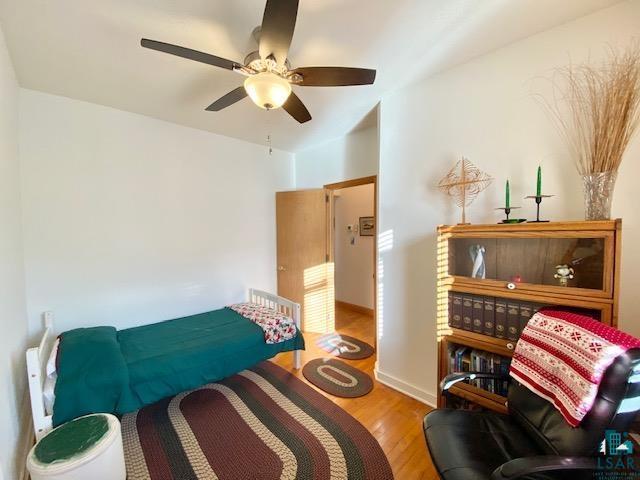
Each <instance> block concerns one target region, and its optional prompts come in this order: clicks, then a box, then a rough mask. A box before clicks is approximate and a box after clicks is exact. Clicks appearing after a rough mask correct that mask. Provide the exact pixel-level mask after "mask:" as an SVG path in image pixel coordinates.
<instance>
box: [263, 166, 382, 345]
mask: <svg viewBox="0 0 640 480" xmlns="http://www.w3.org/2000/svg"><path fill="white" fill-rule="evenodd" d="M358 186H368V187H366V188H365V190H367V191H368V192H369V193H370V194H371V193H372V194H373V199H372V200H370V206H369V208H368V209H364V210H362V211H361V213H362V215H361V214H360V213H352V214H349V217H348V218H350V220H348V221H347V222H346V223H345V221H343V220H339V223H340V225H339V227H340V229H341V233H344V229H346V226H347V225H351V230H350V233H352V234H353V235H352V237H353V242H354V243H353V245H351V243H350V242H351V240H352V239H351V237H349V236H347V237H346V239H347V240H346V241H347V242H348V245H344V239H343V238H342V236H341V240H340V242H341V243H340V246H339V247H338V251H340V249H342V248H343V247H345V248H347V253H349V250H348V248H351V247H354V248H353V249H354V250H355V248H356V246H360V245H366V244H367V243H368V244H369V245H371V248H370V249H367V251H369V252H370V258H369V261H368V265H369V266H370V268H366V271H367V272H369V273H367V277H368V282H367V278H363V279H361V281H362V282H363V283H364V282H366V283H367V284H368V287H362V286H361V289H363V290H364V289H367V288H370V292H369V297H367V293H365V295H364V298H369V300H368V301H364V302H363V301H360V300H355V301H351V302H350V301H349V298H360V297H349V296H344V297H342V298H338V303H337V307H338V309H339V310H340V312H339V313H340V315H339V316H336V294H335V287H336V283H335V280H334V274H335V263H334V262H335V257H336V255H335V253H336V239H335V233H336V232H335V228H334V225H335V224H336V220H335V206H336V198H338V199H340V198H341V197H342V198H343V199H345V198H347V196H351V195H350V193H351V192H349V193H347V192H348V189H351V188H352V187H358ZM376 187H377V177H376V176H372V177H364V178H359V179H355V180H349V181H345V182H339V183H333V184H329V185H325V187H324V188H321V189H310V190H297V191H288V192H278V193H277V194H276V227H277V229H276V230H277V257H278V258H277V278H278V295H280V296H283V297H286V298H289V299H291V300H293V301H294V302H297V303H299V304H300V305H301V313H302V330H303V331H305V332H313V333H320V334H322V333H331V332H334V331H336V330H339V329H340V330H342V329H341V328H340V327H341V326H343V327H344V325H341V324H343V323H345V322H346V323H349V322H351V323H352V325H350V326H351V327H356V326H357V327H358V328H360V327H362V326H363V325H365V324H366V325H367V329H366V332H362V333H363V336H365V337H366V340H365V341H371V342H372V343H373V344H374V346H375V343H376V335H375V332H376V326H375V318H376V317H375V312H376V289H375V283H376V279H375V265H376V258H375V257H376V251H377V237H376V222H375V219H376V218H377V209H376V205H377V188H376ZM336 193H337V195H336ZM338 202H340V200H338ZM343 203H345V202H343ZM371 212H373V213H372V214H371ZM360 217H362V226H361V225H360V224H361V219H360ZM371 217H373V218H371ZM345 218H346V217H345ZM356 225H357V227H356ZM362 229H364V230H365V231H364V232H363V231H362ZM347 233H349V231H347ZM361 233H363V234H362V235H361ZM365 237H366V238H365ZM365 242H366V243H365ZM365 261H366V260H365ZM345 266H346V265H345ZM347 268H349V267H348V266H347ZM348 282H349V280H347V283H348ZM342 283H343V282H342V280H341V284H342ZM339 288H340V287H339ZM371 299H372V300H371ZM359 303H362V304H363V305H358V304H359ZM358 306H360V307H361V309H360V310H358V309H357V307H358ZM349 312H351V313H349ZM363 319H366V321H362V320H363ZM356 320H357V322H356ZM349 329H350V328H349Z"/></svg>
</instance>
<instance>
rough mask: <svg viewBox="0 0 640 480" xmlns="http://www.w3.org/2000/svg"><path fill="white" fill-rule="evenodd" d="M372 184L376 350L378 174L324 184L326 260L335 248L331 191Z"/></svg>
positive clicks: (375, 334) (331, 255)
mask: <svg viewBox="0 0 640 480" xmlns="http://www.w3.org/2000/svg"><path fill="white" fill-rule="evenodd" d="M370 184H373V218H374V219H375V222H376V229H375V232H374V234H373V259H372V261H373V324H374V329H375V331H374V332H373V333H374V334H373V346H374V348H375V349H376V350H377V348H378V176H377V175H371V176H369V177H360V178H354V179H352V180H345V181H343V182H336V183H329V184H327V185H325V186H324V188H325V190H326V191H327V195H328V196H327V202H328V208H327V236H328V238H327V246H328V250H329V251H328V254H327V255H328V259H329V260H328V261H329V262H333V261H334V249H335V245H334V243H335V235H334V234H335V232H334V222H333V219H334V211H333V192H334V191H335V190H340V189H342V188H349V187H358V186H360V185H370ZM333 282H334V289H335V277H334V280H333Z"/></svg>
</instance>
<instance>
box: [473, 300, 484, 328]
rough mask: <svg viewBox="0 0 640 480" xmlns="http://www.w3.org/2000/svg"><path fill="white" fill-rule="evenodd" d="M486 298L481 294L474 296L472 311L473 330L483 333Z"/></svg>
mask: <svg viewBox="0 0 640 480" xmlns="http://www.w3.org/2000/svg"><path fill="white" fill-rule="evenodd" d="M483 317H484V300H483V297H481V296H474V297H473V311H472V313H471V321H472V324H473V327H472V329H473V331H474V332H476V333H482V332H483V329H484V325H483V324H484V320H483Z"/></svg>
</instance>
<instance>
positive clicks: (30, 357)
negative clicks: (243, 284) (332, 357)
mask: <svg viewBox="0 0 640 480" xmlns="http://www.w3.org/2000/svg"><path fill="white" fill-rule="evenodd" d="M248 301H249V302H252V303H258V304H260V305H265V306H267V307H270V308H273V309H274V310H277V311H278V312H280V313H283V314H285V315H287V316H288V317H291V318H292V319H293V321H294V322H295V324H296V328H297V329H298V331H300V304H299V303H295V302H292V301H291V300H287V299H286V298H283V297H278V296H277V295H273V294H271V293H267V292H263V291H261V290H255V289H253V288H252V289H249V298H248ZM43 319H44V333H43V335H42V338H41V339H40V342H39V343H38V346H37V347H33V348H30V349H28V350H27V375H28V377H29V395H30V398H31V413H32V417H33V429H34V431H35V435H36V440H40V439H41V438H42V437H43V436H45V435H46V434H47V433H48V432H49V431H50V430H51V429H52V428H53V421H52V420H53V415H52V412H47V410H46V408H45V403H44V382H45V380H46V378H47V361H48V359H49V355H50V354H51V349H52V348H53V344H54V343H55V339H56V336H55V335H54V333H53V332H54V331H53V312H44V314H43ZM300 357H301V352H300V350H295V351H294V352H293V367H294V368H295V369H299V368H300V365H301V358H300Z"/></svg>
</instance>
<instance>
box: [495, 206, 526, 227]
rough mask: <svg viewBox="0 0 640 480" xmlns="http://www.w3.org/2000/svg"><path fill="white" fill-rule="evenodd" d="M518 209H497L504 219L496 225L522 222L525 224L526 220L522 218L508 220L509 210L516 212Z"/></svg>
mask: <svg viewBox="0 0 640 480" xmlns="http://www.w3.org/2000/svg"><path fill="white" fill-rule="evenodd" d="M518 208H520V207H498V208H496V210H500V211H502V212H504V214H505V216H506V218H505V219H504V220H502V221H501V222H498V223H522V222H526V221H527V220H526V219H524V218H509V215H510V214H511V210H517V209H518Z"/></svg>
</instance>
